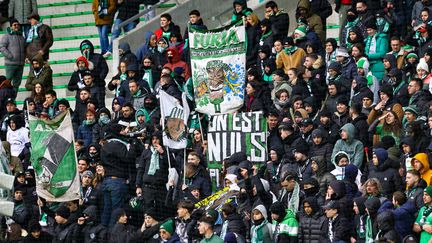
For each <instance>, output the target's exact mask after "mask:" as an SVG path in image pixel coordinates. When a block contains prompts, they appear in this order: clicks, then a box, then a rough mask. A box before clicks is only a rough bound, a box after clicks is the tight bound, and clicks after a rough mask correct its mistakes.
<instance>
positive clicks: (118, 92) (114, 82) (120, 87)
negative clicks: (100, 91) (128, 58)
mask: <svg viewBox="0 0 432 243" xmlns="http://www.w3.org/2000/svg"><path fill="white" fill-rule="evenodd" d="M127 69H128V64H127V62H120V64H119V65H118V67H117V70H118V73H117V74H116V75H114V76H113V77H112V79H111V81H110V82H109V83H108V89H109V90H111V91H114V95H115V97H122V98H125V97H130V93H129V86H128V82H127V79H128V72H127Z"/></svg>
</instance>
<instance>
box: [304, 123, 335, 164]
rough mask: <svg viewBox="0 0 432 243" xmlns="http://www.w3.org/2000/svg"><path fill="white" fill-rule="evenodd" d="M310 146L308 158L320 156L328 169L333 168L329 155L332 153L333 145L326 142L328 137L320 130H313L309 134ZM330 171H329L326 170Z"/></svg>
mask: <svg viewBox="0 0 432 243" xmlns="http://www.w3.org/2000/svg"><path fill="white" fill-rule="evenodd" d="M311 137H312V146H311V148H310V151H309V156H310V157H311V158H312V157H314V156H321V157H322V159H323V160H324V162H328V165H330V166H328V167H329V168H325V170H327V169H331V168H332V167H333V166H332V164H331V163H330V162H331V155H332V152H333V145H332V144H331V143H329V142H328V141H327V138H328V135H327V134H326V132H325V131H323V130H322V129H321V128H317V129H314V130H313V131H312V134H311ZM327 171H330V170H327Z"/></svg>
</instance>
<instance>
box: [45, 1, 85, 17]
mask: <svg viewBox="0 0 432 243" xmlns="http://www.w3.org/2000/svg"><path fill="white" fill-rule="evenodd" d="M91 10H92V4H91V3H82V4H73V5H64V6H52V7H46V8H39V9H38V12H39V15H41V16H43V15H50V14H63V13H75V12H84V11H91Z"/></svg>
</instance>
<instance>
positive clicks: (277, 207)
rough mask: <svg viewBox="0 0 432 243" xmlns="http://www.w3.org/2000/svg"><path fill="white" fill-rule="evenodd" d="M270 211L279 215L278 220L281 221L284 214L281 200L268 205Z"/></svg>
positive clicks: (284, 209)
mask: <svg viewBox="0 0 432 243" xmlns="http://www.w3.org/2000/svg"><path fill="white" fill-rule="evenodd" d="M270 212H271V213H272V214H276V215H278V216H279V219H278V220H277V221H278V222H281V221H282V220H283V219H284V218H285V215H286V208H285V205H284V204H283V203H281V202H275V203H273V204H272V205H271V206H270Z"/></svg>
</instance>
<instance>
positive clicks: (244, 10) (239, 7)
mask: <svg viewBox="0 0 432 243" xmlns="http://www.w3.org/2000/svg"><path fill="white" fill-rule="evenodd" d="M252 12H253V10H252V9H250V8H248V6H247V1H246V0H234V2H233V14H232V16H231V23H237V21H239V20H241V19H242V17H246V16H248V15H249V14H251V13H252Z"/></svg>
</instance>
